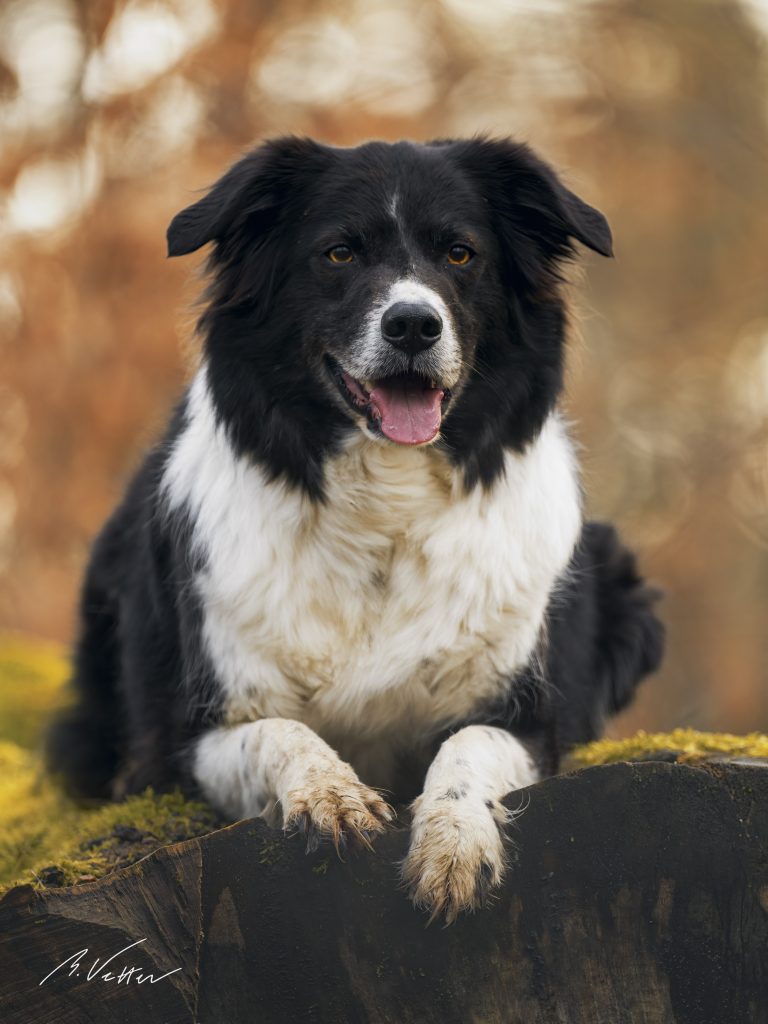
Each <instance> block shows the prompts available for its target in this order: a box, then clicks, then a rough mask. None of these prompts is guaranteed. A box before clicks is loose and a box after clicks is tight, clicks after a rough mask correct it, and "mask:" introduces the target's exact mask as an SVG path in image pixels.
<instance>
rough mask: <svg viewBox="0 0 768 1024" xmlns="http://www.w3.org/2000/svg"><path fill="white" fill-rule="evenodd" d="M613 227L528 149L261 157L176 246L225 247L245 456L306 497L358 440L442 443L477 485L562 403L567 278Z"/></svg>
mask: <svg viewBox="0 0 768 1024" xmlns="http://www.w3.org/2000/svg"><path fill="white" fill-rule="evenodd" d="M573 239H577V240H578V241H580V242H582V243H583V244H585V245H587V246H589V247H590V248H591V249H594V250H595V251H597V252H600V253H602V254H603V255H606V256H607V255H610V254H611V235H610V231H609V229H608V225H607V223H606V221H605V219H604V217H603V216H602V215H601V214H600V213H598V212H597V211H596V210H593V209H592V208H591V207H589V206H587V205H586V204H585V203H584V202H582V200H581V199H579V198H578V197H577V196H575V195H574V194H573V193H572V192H569V191H568V190H567V189H566V188H565V187H564V186H563V185H562V184H561V183H560V181H559V180H558V178H557V177H556V175H555V174H554V172H553V171H552V170H551V169H550V168H549V167H548V166H547V165H546V164H544V163H542V162H541V161H540V160H539V159H538V158H537V157H536V156H534V154H533V153H532V152H531V151H530V150H529V149H528V148H527V147H526V146H523V145H519V144H515V143H512V142H510V141H494V140H484V139H474V140H466V141H439V142H434V143H429V144H426V145H416V144H411V143H404V142H402V143H397V144H395V145H388V144H384V143H369V144H367V145H363V146H360V147H357V148H354V149H334V148H331V147H328V146H322V145H319V144H317V143H315V142H312V141H310V140H305V139H294V138H287V139H278V140H275V141H272V142H267V143H265V144H264V145H262V146H260V147H259V148H257V149H256V150H254V151H253V152H252V153H250V154H248V155H247V156H246V157H244V158H243V159H242V160H240V162H239V163H237V164H235V165H234V166H233V167H232V168H231V169H230V170H229V171H228V172H227V173H226V174H225V175H224V176H223V177H222V178H221V180H220V181H219V182H218V183H217V184H216V185H215V186H214V187H213V188H212V189H211V191H210V192H209V193H208V194H207V195H206V196H205V197H204V198H202V199H201V200H200V201H199V202H197V203H195V204H194V205H193V206H190V207H188V208H187V209H186V210H183V211H182V212H181V213H179V214H178V215H177V216H176V217H175V218H174V220H173V221H172V223H171V225H170V228H169V229H168V247H169V254H170V255H171V256H177V255H183V254H185V253H189V252H192V251H194V250H196V249H199V248H200V247H201V246H203V245H204V244H205V243H207V242H214V243H215V244H214V248H213V251H212V255H211V261H210V270H211V273H212V286H211V288H210V290H209V293H208V299H209V304H208V307H207V310H206V313H205V314H204V316H203V319H202V324H203V327H204V329H205V333H206V339H207V340H206V346H207V359H208V376H209V383H210V386H211V389H212V392H213V397H214V401H215V402H216V405H217V408H218V411H219V413H220V415H221V416H222V417H223V419H224V421H225V422H226V423H227V425H228V427H229V429H230V433H231V436H232V439H233V442H234V443H235V444H237V445H238V446H239V447H240V448H241V449H243V450H247V451H249V452H250V453H251V454H252V455H255V456H256V457H258V458H259V459H260V460H261V461H262V462H263V463H265V464H266V465H267V466H268V467H269V468H270V469H271V471H272V472H274V473H275V474H285V475H287V477H288V478H289V479H291V480H293V481H295V482H300V483H302V484H304V485H305V486H306V487H307V488H308V489H309V490H310V491H318V490H319V489H320V487H321V478H322V461H323V459H324V457H325V456H326V455H327V453H328V452H329V451H332V450H333V449H334V447H336V446H337V445H338V444H339V442H340V440H341V438H342V437H343V436H344V434H345V432H348V431H349V430H350V429H361V430H363V431H364V432H365V433H367V434H368V435H369V436H370V437H371V438H375V439H377V440H380V441H381V442H382V443H387V444H399V445H416V446H417V445H426V444H430V443H433V442H436V443H437V444H439V445H440V446H441V447H443V448H444V449H445V450H446V451H447V452H448V454H449V455H450V456H451V457H452V458H453V459H454V460H455V461H456V462H457V463H459V464H461V465H462V466H463V467H464V470H465V479H466V482H467V484H468V485H469V486H471V485H472V484H474V483H475V482H477V481H478V480H480V481H483V482H484V483H490V482H491V481H492V480H493V479H494V478H495V476H496V474H497V473H498V472H499V471H500V468H501V465H502V459H503V450H504V448H505V447H513V448H518V449H519V448H522V447H523V446H524V445H525V444H526V443H527V442H528V441H530V440H531V438H532V437H534V436H535V435H536V433H537V432H538V430H539V428H540V427H541V424H542V422H543V420H544V419H545V417H546V415H547V414H548V413H549V412H550V411H551V409H552V407H553V405H554V403H555V401H556V399H557V395H558V393H559V390H560V387H561V379H562V361H563V353H562V348H563V338H564V308H563V303H562V299H561V297H560V289H559V281H560V277H559V273H558V268H559V266H560V264H561V263H562V261H563V260H565V259H568V258H569V257H571V256H572V255H573V248H572V241H573Z"/></svg>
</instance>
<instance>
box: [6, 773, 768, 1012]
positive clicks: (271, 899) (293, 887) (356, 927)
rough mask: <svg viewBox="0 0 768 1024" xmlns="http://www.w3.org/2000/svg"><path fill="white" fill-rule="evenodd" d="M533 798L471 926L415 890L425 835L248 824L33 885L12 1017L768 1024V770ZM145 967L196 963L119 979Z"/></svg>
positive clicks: (16, 950) (598, 776)
mask: <svg viewBox="0 0 768 1024" xmlns="http://www.w3.org/2000/svg"><path fill="white" fill-rule="evenodd" d="M528 794H529V797H530V805H529V807H528V809H527V810H526V811H525V813H524V814H523V815H522V817H521V818H520V820H519V823H518V825H517V827H516V828H515V831H514V836H515V843H516V850H515V852H514V853H513V862H514V863H513V866H512V869H511V870H510V872H509V873H508V876H507V881H506V884H505V886H504V889H503V891H502V892H501V893H500V895H499V897H498V899H497V900H496V902H495V903H494V905H493V906H492V907H491V908H490V909H488V910H484V911H479V912H478V913H476V914H474V915H471V916H465V917H464V918H463V919H460V920H459V921H458V922H457V923H456V924H455V925H453V926H451V927H450V928H443V927H441V926H440V925H435V924H433V925H431V926H430V927H426V926H425V917H424V916H423V915H422V914H420V913H418V912H416V911H415V910H413V909H412V907H411V906H410V904H409V903H408V901H407V899H406V898H405V896H404V894H403V893H402V892H401V891H399V890H398V882H397V872H396V867H395V862H396V861H397V860H398V859H399V858H401V857H402V856H403V854H404V852H405V848H406V844H407V833H406V832H405V831H401V832H399V833H393V834H391V835H389V836H387V837H385V838H384V839H383V840H382V841H380V842H379V843H378V844H377V847H376V850H375V852H374V853H373V854H359V855H356V856H350V857H348V858H347V859H346V860H345V861H344V862H342V861H340V860H339V859H338V858H337V857H336V855H335V853H334V852H333V851H332V850H329V849H320V850H319V851H317V852H316V853H314V854H311V855H305V853H304V850H303V844H302V843H301V841H300V839H299V838H298V837H295V838H293V839H288V840H286V839H284V838H283V837H282V836H281V835H280V834H279V833H276V832H273V831H271V830H269V829H267V828H266V827H265V826H264V825H263V824H262V823H260V822H259V821H245V822H241V823H239V824H237V825H233V826H231V827H229V828H226V829H222V830H221V831H218V832H214V833H211V834H210V835H208V836H205V837H203V838H201V839H193V840H189V841H188V842H185V843H180V844H177V845H175V846H170V847H166V848H164V849H162V850H159V851H158V852H156V853H154V854H152V855H151V856H150V857H148V858H146V859H145V860H144V861H142V862H140V863H139V864H136V865H134V866H133V867H130V868H127V869H125V870H124V871H121V872H119V873H116V874H114V875H112V876H109V877H107V878H105V879H103V880H101V881H98V882H91V883H87V884H83V885H80V886H77V887H75V888H71V889H60V890H49V891H44V892H35V891H33V890H32V889H31V888H29V887H21V888H17V889H14V890H12V891H11V892H10V893H8V894H7V896H6V897H5V899H4V900H3V902H2V904H0V936H1V938H0V1020H1V1021H2V1022H3V1024H47V1022H56V1024H90V1022H98V1024H102V1022H103V1024H113V1022H125V1024H145V1022H146V1024H155V1022H157V1024H191V1022H193V1021H199V1022H201V1024H241V1022H242V1024H246V1022H247V1024H277V1022H280V1024H283V1022H285V1024H296V1022H303V1021H313V1022H328V1024H337V1022H338V1024H357V1022H360V1024H363V1022H376V1024H378V1022H392V1024H409V1022H414V1024H431V1022H435V1024H438V1022H439V1024H450V1022H456V1024H481V1022H482V1024H492V1022H493V1024H495V1022H505V1024H506V1022H510V1024H511V1022H515V1024H517V1022H520V1024H539V1022H540V1024H560V1022H562V1024H593V1022H594V1024H625V1022H626V1024H629V1022H631V1024H664V1022H667V1021H670V1022H677V1024H752V1022H760V1024H763V1022H768V769H766V768H765V767H763V766H761V765H756V764H738V765H737V764H708V765H706V766H686V765H680V764H664V763H653V762H648V763H643V764H620V765H613V766H607V767H602V768H592V769H588V770H586V771H582V772H579V773H576V774H573V775H568V776H562V777H559V778H554V779H550V780H547V781H545V782H543V783H540V784H539V785H537V786H534V787H531V789H530V790H529V791H528ZM513 802H514V804H515V805H517V804H518V803H519V795H518V796H516V797H515V798H514V801H513ZM140 939H145V940H146V941H145V942H143V943H141V944H140V945H139V946H136V947H134V948H133V949H131V950H128V951H127V952H125V953H124V954H120V955H119V956H117V957H116V958H115V959H114V960H113V961H112V962H111V963H110V964H108V965H104V966H102V967H101V968H99V969H97V970H96V971H95V972H94V970H93V966H94V961H95V960H96V959H97V958H98V959H99V960H100V961H101V962H102V964H103V961H104V960H105V959H106V958H108V957H110V956H111V955H112V954H114V953H118V952H119V951H120V950H121V949H123V947H125V946H127V945H128V944H129V943H132V942H136V941H138V940H140ZM83 949H87V950H88V952H87V953H85V954H83V955H82V956H81V957H80V963H79V973H78V970H77V965H76V964H74V963H69V964H67V966H65V967H63V968H60V969H59V970H58V971H57V972H56V973H54V974H53V975H52V976H51V977H50V978H49V979H48V980H47V981H46V982H45V984H44V985H42V986H41V985H40V981H41V980H42V979H43V978H44V977H45V975H47V974H48V973H49V972H50V971H52V970H53V969H54V968H55V967H56V966H57V965H58V964H60V963H62V961H65V960H66V959H67V958H69V957H72V956H73V955H74V954H77V953H78V952H79V951H80V950H83ZM131 965H136V966H137V967H139V968H140V969H141V970H142V971H143V972H145V974H146V973H148V972H153V973H154V975H155V977H158V976H159V975H161V974H163V973H164V972H166V971H171V970H174V969H175V968H181V970H178V971H177V972H176V973H174V974H172V975H170V976H169V977H167V978H164V979H163V980H160V981H156V982H155V983H153V982H151V981H149V980H145V981H143V982H139V979H138V975H137V974H136V973H134V974H133V975H132V976H131V977H130V979H126V978H124V980H123V981H120V982H118V981H117V980H116V977H117V976H119V973H120V971H121V970H122V969H124V968H127V967H130V966H131ZM70 969H73V974H72V976H70V975H69V972H70ZM89 971H90V972H91V974H92V978H91V980H88V977H87V975H88V972H89ZM107 971H109V972H112V973H113V975H114V977H113V979H112V980H109V979H108V980H103V979H102V975H103V974H104V973H105V972H107Z"/></svg>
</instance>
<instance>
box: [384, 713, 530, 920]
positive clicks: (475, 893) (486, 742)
mask: <svg viewBox="0 0 768 1024" xmlns="http://www.w3.org/2000/svg"><path fill="white" fill-rule="evenodd" d="M537 778H538V773H537V770H536V767H535V765H534V763H533V761H532V759H531V757H530V756H529V754H528V752H527V751H526V749H525V747H524V746H523V745H522V743H520V741H519V740H517V739H515V737H514V736H512V735H510V733H508V732H506V731H505V730H504V729H498V728H495V727H493V726H484V725H469V726H466V728H464V729H460V730H459V731H458V732H457V733H455V734H454V735H453V736H451V737H449V739H447V740H446V741H445V742H444V743H443V744H442V746H441V747H440V750H439V751H438V753H437V756H436V757H435V759H434V761H433V762H432V764H431V765H430V768H429V771H428V772H427V777H426V780H425V783H424V791H423V793H422V794H421V796H420V797H418V799H417V800H415V801H414V803H413V806H412V811H413V824H412V826H411V845H410V849H409V851H408V856H407V857H406V859H405V862H404V864H403V880H404V882H405V883H406V884H407V886H408V890H409V893H410V896H411V899H412V900H413V901H414V903H416V905H417V906H420V907H425V908H426V909H428V910H430V911H431V912H432V917H436V916H438V915H440V914H441V913H444V914H445V916H446V919H447V921H448V922H451V921H453V920H454V918H455V917H456V915H457V914H458V913H459V911H461V910H470V909H472V908H474V907H476V906H479V905H480V904H482V903H483V901H484V899H485V897H486V896H487V894H488V892H489V891H490V890H491V889H492V888H493V887H494V886H497V885H498V884H499V883H500V882H501V878H502V875H503V872H504V866H505V864H504V861H505V857H504V843H503V835H502V829H503V827H504V825H505V824H506V823H507V822H508V821H509V820H510V817H511V816H512V815H510V812H509V811H507V809H506V808H505V807H504V806H503V804H502V803H501V802H500V801H501V799H502V797H504V796H505V795H506V794H507V793H509V792H510V791H511V790H513V789H520V788H521V787H522V786H528V785H530V784H531V783H532V782H536V781H537Z"/></svg>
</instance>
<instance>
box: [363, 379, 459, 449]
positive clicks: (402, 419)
mask: <svg viewBox="0 0 768 1024" xmlns="http://www.w3.org/2000/svg"><path fill="white" fill-rule="evenodd" d="M442 400H443V392H442V391H441V390H440V389H439V388H428V387H425V386H424V385H423V384H422V383H421V382H420V381H418V380H414V379H410V378H408V377H388V378H387V379H386V380H381V381H379V382H378V383H377V385H376V387H375V388H374V389H373V391H371V403H372V404H373V406H374V408H375V409H376V410H377V412H378V413H379V415H380V417H381V423H380V426H381V430H382V433H383V434H384V435H385V436H386V437H388V438H389V439H390V441H396V442H397V443H398V444H424V443H425V442H427V441H431V440H432V438H433V437H434V436H435V434H437V432H438V430H439V429H440V415H441V414H440V403H441V402H442Z"/></svg>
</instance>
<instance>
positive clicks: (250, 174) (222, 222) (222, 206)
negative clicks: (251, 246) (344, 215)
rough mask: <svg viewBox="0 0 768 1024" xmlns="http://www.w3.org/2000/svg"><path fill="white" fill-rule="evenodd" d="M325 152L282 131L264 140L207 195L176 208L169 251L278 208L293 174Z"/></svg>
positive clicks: (179, 252)
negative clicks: (282, 136)
mask: <svg viewBox="0 0 768 1024" xmlns="http://www.w3.org/2000/svg"><path fill="white" fill-rule="evenodd" d="M329 154H330V150H328V149H327V148H326V147H324V146H321V145H319V144H318V143H316V142H313V141H312V140H311V139H299V138H294V137H286V138H282V139H271V140H270V141H268V142H265V143H263V144H262V145H261V146H259V147H258V148H257V149H254V150H252V151H251V152H250V153H248V154H247V155H246V156H244V157H243V158H242V160H239V161H238V162H237V163H236V164H234V166H232V167H230V169H229V170H228V171H227V173H226V174H225V175H224V176H223V177H221V178H219V180H218V181H217V182H216V184H215V185H214V186H213V188H212V189H211V191H210V192H209V193H208V194H207V195H206V196H203V198H202V199H200V200H198V202H196V203H193V204H192V206H188V207H187V208H186V209H184V210H182V211H181V212H180V213H177V214H176V216H175V217H174V218H173V220H172V221H171V223H170V225H169V227H168V231H167V239H168V255H169V256H186V255H187V253H190V252H195V251H196V250H197V249H199V248H200V247H201V246H203V245H205V244H206V243H207V242H220V241H221V240H222V239H224V238H225V237H226V236H227V235H229V234H230V233H232V232H233V231H237V230H239V229H240V228H242V227H243V226H245V225H246V224H255V222H256V221H257V220H258V218H259V217H260V216H264V215H265V214H267V213H268V211H270V210H279V208H280V206H281V203H282V202H283V201H284V199H285V196H286V195H288V194H290V193H291V192H293V191H294V189H295V185H296V179H297V176H298V175H299V174H306V172H307V170H308V169H309V168H310V167H311V166H312V165H317V163H318V161H319V160H323V161H324V160H327V159H328V157H329Z"/></svg>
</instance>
